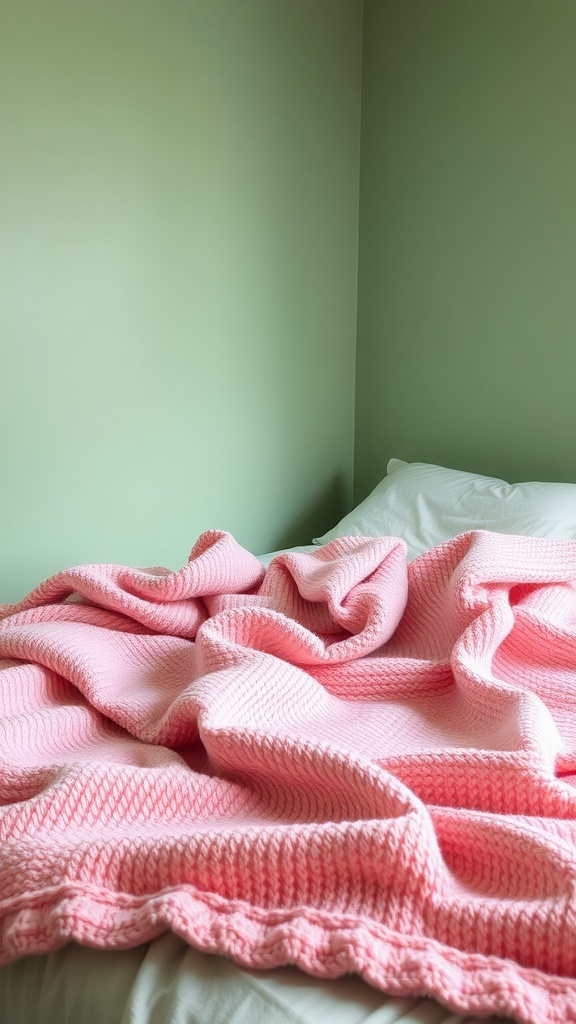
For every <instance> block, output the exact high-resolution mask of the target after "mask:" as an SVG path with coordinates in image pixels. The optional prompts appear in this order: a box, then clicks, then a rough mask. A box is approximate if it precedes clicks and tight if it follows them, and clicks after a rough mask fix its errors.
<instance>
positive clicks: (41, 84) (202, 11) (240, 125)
mask: <svg viewBox="0 0 576 1024" xmlns="http://www.w3.org/2000/svg"><path fill="white" fill-rule="evenodd" d="M0 10H1V24H0V46H1V51H2V52H1V53H0V75H1V82H0V88H1V104H2V114H1V118H2V122H1V142H0V146H1V169H0V170H1V179H2V180H1V182H0V207H1V209H0V246H1V257H0V258H1V279H2V297H1V308H0V317H1V320H0V331H1V335H0V364H1V365H0V488H1V491H0V600H2V599H4V600H10V599H16V598H18V597H20V596H22V595H23V594H24V593H25V592H26V591H27V590H28V589H29V588H30V587H32V586H33V585H34V584H36V583H37V582H39V581H40V580H41V579H42V578H44V577H45V576H47V575H49V574H51V573H52V572H54V571H56V570H58V569H60V568H63V567H64V566H67V565H71V564H76V563H81V562H91V561H100V560H103V561H118V562H121V563H128V564H133V565H150V564H164V565H167V566H170V567H178V566H180V565H181V564H183V562H185V560H186V558H187V556H188V553H189V550H190V547H191V545H192V543H193V542H194V540H195V539H196V537H197V535H198V534H199V533H200V532H201V531H202V530H203V529H206V528H211V527H219V528H223V529H228V530H230V531H232V532H233V533H234V534H235V536H236V537H237V538H238V540H239V541H240V542H241V543H243V544H245V545H246V546H248V547H250V548H252V549H253V550H269V549H273V548H275V547H278V546H280V545H281V544H287V543H296V542H298V541H304V540H307V539H309V537H310V536H311V535H312V534H313V533H314V532H316V531H318V530H322V529H324V528H327V527H328V526H329V525H330V524H331V523H332V522H333V521H335V520H336V519H337V518H338V517H339V516H340V515H341V514H342V512H343V511H344V508H345V507H347V506H349V503H350V500H351V488H352V458H353V415H354V412H353V403H354V393H353V389H354V346H355V323H356V271H357V215H358V211H357V203H358V155H359V99H360V56H361V4H360V3H359V2H357V0H242V3H238V2H237V0H187V2H183V0H168V2H167V0H144V2H143V3H138V4H132V3H129V2H126V0H98V2H97V3H96V2H95V3H80V2H77V0H69V2H66V0H53V2H51V3H50V4H46V3H44V2H43V0H25V2H22V0H2V4H1V8H0Z"/></svg>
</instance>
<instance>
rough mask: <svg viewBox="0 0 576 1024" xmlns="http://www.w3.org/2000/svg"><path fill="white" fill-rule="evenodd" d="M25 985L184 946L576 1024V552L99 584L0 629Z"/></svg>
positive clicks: (4, 848)
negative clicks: (104, 956) (90, 964)
mask: <svg viewBox="0 0 576 1024" xmlns="http://www.w3.org/2000/svg"><path fill="white" fill-rule="evenodd" d="M0 659H1V661H0V706H1V708H2V713H1V717H0V731H1V734H2V744H1V747H0V962H4V963H7V962H9V961H11V960H13V959H16V958H18V957H21V956H25V955H30V954H35V953H42V952H48V951H50V950H53V949H57V948H59V947H60V946H62V945H64V944H65V943H66V942H68V941H70V940H75V941H78V942H81V943H84V944H86V945H92V946H99V947H103V948H124V947H127V946H132V945H136V944H138V943H142V942H145V941H147V940H149V939H151V938H153V937H154V936H156V935H158V934H160V933H161V932H163V931H165V930H167V929H172V930H173V931H174V932H176V933H177V934H179V935H181V936H182V937H183V938H185V939H186V940H187V941H188V942H190V943H191V944H192V945H194V946H197V947H198V948H200V949H203V950H206V951H209V952H214V953H221V954H225V955H227V956H229V957H231V958H233V959H234V960H236V961H237V962H239V963H242V964H244V965H247V966H251V967H257V968H264V967H272V966H276V965H279V964H283V963H295V964H297V965H298V966H299V967H301V968H302V969H303V970H305V971H307V972H308V973H310V974H313V975H317V976H319V977H336V976H338V975H341V974H343V973H346V972H348V971H356V972H358V973H360V974H362V975H363V976H364V977H365V978H366V980H368V981H369V982H370V983H371V984H373V985H375V986H377V987H380V988H381V989H383V990H384V991H386V992H388V993H391V994H395V995H400V994H428V995H431V996H433V997H435V998H436V999H438V1000H440V1001H441V1002H442V1003H444V1004H445V1005H446V1006H448V1007H450V1008H451V1009H453V1010H454V1011H456V1012H462V1013H475V1014H488V1013H499V1014H503V1015H507V1016H509V1017H512V1018H513V1019H514V1020H517V1021H519V1022H522V1024H560V1022H565V1021H576V979H575V974H576V902H575V896H574V892H575V882H576V789H575V783H576V713H575V712H576V541H556V540H543V539H534V538H525V537H508V536H501V535H498V534H491V533H487V532H483V531H474V532H471V533H468V534H464V535H462V536H460V537H457V538H455V539H454V540H452V541H449V542H448V543H446V544H444V545H442V546H441V547H438V548H435V549H433V550H432V551H430V552H428V553H426V554H425V555H422V556H421V557H420V558H418V559H417V560H416V561H415V562H413V563H411V564H410V565H407V563H406V549H405V545H404V544H403V542H402V541H400V540H398V539H397V538H371V539H369V538H357V537H354V538H342V539H339V540H335V541H332V542H331V543H330V544H328V545H326V546H325V547H323V548H319V549H318V551H315V552H313V553H311V554H286V555H280V556H278V557H277V558H276V559H274V561H273V562H272V563H271V565H270V567H269V568H268V569H267V570H264V569H263V568H262V566H261V564H260V562H259V561H258V560H257V559H256V558H254V556H252V555H250V554H249V553H248V552H246V551H244V550H243V549H242V548H241V547H240V546H239V545H238V544H236V542H235V541H234V540H233V538H232V537H231V536H230V535H229V534H226V533H224V532H221V531H209V532H207V533H205V534H203V535H202V537H200V539H199V540H198V542H197V543H196V545H195V546H194V548H193V550H192V553H191V555H190V559H189V561H188V563H187V565H186V566H184V568H183V569H181V570H180V571H179V572H176V573H173V572H170V571H168V570H165V569H153V570H137V569H128V568H126V567H122V566H110V565H92V566H80V567H78V568H76V569H72V570H67V571H64V572H62V573H59V574H57V575H56V576H54V577H52V578H51V579H50V580H48V581H46V582H45V583H44V584H42V585H41V586H40V587H38V588H36V590H34V591H33V592H32V593H31V594H30V595H29V596H28V597H27V598H25V599H24V600H23V601H22V602H20V603H19V604H15V605H10V606H8V605H4V606H0Z"/></svg>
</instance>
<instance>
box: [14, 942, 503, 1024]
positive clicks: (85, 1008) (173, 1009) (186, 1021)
mask: <svg viewBox="0 0 576 1024" xmlns="http://www.w3.org/2000/svg"><path fill="white" fill-rule="evenodd" d="M475 1020H476V1018H471V1017H466V1018H464V1017H461V1016H460V1015H458V1014H456V1015H455V1014H452V1013H451V1012H450V1011H449V1010H446V1009H443V1008H442V1007H440V1006H438V1004H437V1003H435V1002H433V1001H432V1000H429V999H422V1000H420V999H389V998H387V997H386V996H385V995H383V993H382V992H379V991H378V990H377V989H374V988H371V987H370V986H369V985H367V984H366V983H365V982H363V981H362V980H361V979H360V978H358V977H355V976H348V977H345V978H338V979H336V980H333V981H320V980H318V979H315V978H310V977H308V976H307V975H305V974H302V973H301V972H300V971H298V970H297V969H296V968H292V967H283V968H279V969H276V970H272V971H245V970H243V969H242V968H240V967H237V966H236V965H235V964H233V963H232V962H230V961H228V960H225V959H224V958H223V957H218V956H210V955H208V954H206V953H200V952H198V951H197V950H195V949H191V948H190V947H189V946H187V945H186V943H185V942H183V941H182V940H181V939H179V938H177V937H176V936H175V935H172V934H171V933H170V934H166V935H162V936H160V938H158V939H156V940H155V941H154V942H151V943H150V944H148V945H145V946H138V947H136V948H135V949H130V950H122V951H120V952H118V951H109V950H96V949H87V948H83V947H81V946H76V945H69V946H66V947H65V948H64V949H61V950H59V951H58V952H57V953H51V954H49V955H48V956H39V957H27V958H26V959H24V960H19V961H17V962H16V963H13V964H10V965H9V966H8V967H2V968H0V1024H104V1022H105V1024H464V1021H466V1024H473V1021H475ZM478 1024H481V1022H478ZM482 1024H490V1021H487V1020H486V1018H484V1020H483V1022H482ZM492 1024H496V1021H495V1019H494V1018H492Z"/></svg>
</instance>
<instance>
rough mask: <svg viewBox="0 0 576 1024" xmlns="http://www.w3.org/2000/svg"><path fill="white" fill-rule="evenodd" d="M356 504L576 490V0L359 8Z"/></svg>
mask: <svg viewBox="0 0 576 1024" xmlns="http://www.w3.org/2000/svg"><path fill="white" fill-rule="evenodd" d="M359 266H360V269H359V293H358V302H359V319H358V360H357V403H356V460H355V466H356V497H357V498H361V497H363V496H364V495H365V494H366V493H367V491H368V490H369V489H370V488H371V487H372V486H373V485H374V484H375V483H376V482H377V481H378V480H379V479H380V478H381V477H382V476H383V474H384V471H385V467H386V463H387V461H388V459H389V458H390V457H391V456H395V457H398V458H404V459H407V460H420V461H429V462H440V463H443V464H448V465H451V466H453V467H456V468H468V469H470V470H473V471H478V472H487V473H493V474H495V475H502V476H504V477H508V478H510V479H512V480H514V479H516V480H518V479H522V478H524V479H526V478H528V479H538V478H541V479H554V478H559V479H571V480H576V444H575V441H574V437H575V422H576V417H575V408H576V401H575V399H576V3H574V0H433V2H431V0H366V2H365V5H364V51H363V97H362V156H361V209H360V261H359Z"/></svg>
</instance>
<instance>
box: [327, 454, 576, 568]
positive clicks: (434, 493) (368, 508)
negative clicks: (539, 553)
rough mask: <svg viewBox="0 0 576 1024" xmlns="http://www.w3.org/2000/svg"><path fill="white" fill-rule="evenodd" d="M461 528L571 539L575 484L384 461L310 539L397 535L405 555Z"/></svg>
mask: <svg viewBox="0 0 576 1024" xmlns="http://www.w3.org/2000/svg"><path fill="white" fill-rule="evenodd" d="M467 530H492V531H493V532H494V533H513V534H525V535H527V536H530V537H559V538H564V539H566V538H568V539H569V538H576V484H547V483H524V484H507V483H506V482H505V481H504V480H497V479H496V478H495V477H490V476H479V475H478V474H477V473H462V472H460V471H459V470H455V469H444V468H443V467H442V466H429V465H427V464H426V463H423V462H413V463H407V462H401V461H400V459H391V460H390V462H389V463H388V475H387V476H386V477H385V478H384V480H382V481H381V483H379V484H378V486H377V487H376V488H375V490H373V491H372V494H370V495H369V496H368V497H367V498H366V499H365V500H364V501H363V502H362V503H361V504H360V505H358V506H357V508H355V509H353V510H352V512H350V513H349V514H348V515H347V516H344V519H342V520H340V522H339V523H338V525H337V526H335V527H334V528H333V529H332V530H329V531H328V533H325V534H324V536H323V537H316V538H315V539H314V543H315V544H327V543H328V541H329V540H333V539H334V538H335V537H344V536H347V535H353V536H364V537H386V536H392V537H402V538H403V540H405V541H406V544H407V545H408V558H416V556H417V555H421V554H422V552H423V551H427V550H428V549H429V548H431V547H434V545H435V544H442V543H443V542H444V541H446V540H449V538H450V537H456V536H457V535H458V534H460V533H466V531H467Z"/></svg>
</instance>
